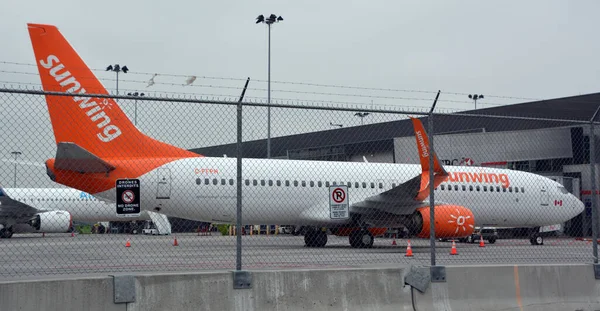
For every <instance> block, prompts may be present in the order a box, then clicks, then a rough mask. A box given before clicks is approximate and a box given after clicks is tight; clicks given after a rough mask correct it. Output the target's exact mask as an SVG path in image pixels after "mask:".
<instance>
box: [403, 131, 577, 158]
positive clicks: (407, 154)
mask: <svg viewBox="0 0 600 311" xmlns="http://www.w3.org/2000/svg"><path fill="white" fill-rule="evenodd" d="M434 148H435V150H436V153H437V154H438V157H439V158H440V160H442V161H443V162H444V164H445V165H464V164H461V161H463V160H464V159H471V160H472V161H473V165H485V164H489V163H493V162H503V161H526V160H542V159H556V158H571V157H573V150H572V143H571V132H570V128H568V127H565V128H549V129H537V130H527V131H513V132H492V133H463V134H444V135H436V136H435V138H434ZM394 153H395V157H396V162H398V163H419V156H418V154H417V148H416V142H415V138H414V137H399V138H395V139H394Z"/></svg>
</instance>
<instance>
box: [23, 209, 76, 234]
mask: <svg viewBox="0 0 600 311" xmlns="http://www.w3.org/2000/svg"><path fill="white" fill-rule="evenodd" d="M29 225H31V226H32V227H33V228H34V229H35V230H37V231H39V232H48V233H50V232H67V231H69V229H70V228H71V226H73V217H72V216H71V214H70V213H69V212H67V211H49V212H43V213H39V214H37V215H35V216H34V217H33V218H32V219H31V220H30V221H29Z"/></svg>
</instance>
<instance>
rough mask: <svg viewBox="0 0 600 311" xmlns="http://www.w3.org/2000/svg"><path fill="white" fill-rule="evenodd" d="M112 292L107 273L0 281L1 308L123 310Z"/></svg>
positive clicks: (49, 310) (57, 310)
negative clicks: (115, 300)
mask: <svg viewBox="0 0 600 311" xmlns="http://www.w3.org/2000/svg"><path fill="white" fill-rule="evenodd" d="M113 293H114V290H113V278H112V277H109V276H106V277H82V278H67V279H46V280H31V281H11V282H0V310H7V311H8V310H48V311H59V310H90V311H103V310H106V311H126V310H127V306H126V305H125V304H115V303H114V300H113Z"/></svg>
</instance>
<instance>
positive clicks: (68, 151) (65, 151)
mask: <svg viewBox="0 0 600 311" xmlns="http://www.w3.org/2000/svg"><path fill="white" fill-rule="evenodd" d="M54 168H55V169H59V170H66V171H74V172H79V173H104V172H110V171H112V170H114V169H115V166H113V165H111V164H110V163H108V162H106V161H104V160H102V159H100V158H99V157H97V156H96V155H94V154H93V153H91V152H89V151H87V150H85V149H83V148H82V147H80V146H78V145H77V144H74V143H71V142H60V143H58V145H57V150H56V162H55V163H54Z"/></svg>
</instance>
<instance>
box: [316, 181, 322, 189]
mask: <svg viewBox="0 0 600 311" xmlns="http://www.w3.org/2000/svg"><path fill="white" fill-rule="evenodd" d="M317 186H318V187H319V188H321V187H323V182H321V181H320V180H319V181H318V182H317Z"/></svg>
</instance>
